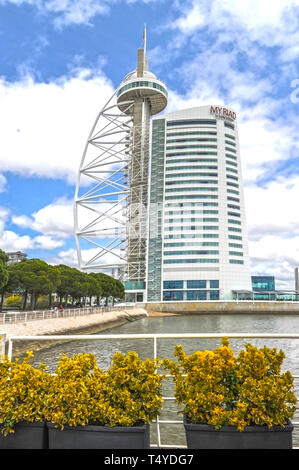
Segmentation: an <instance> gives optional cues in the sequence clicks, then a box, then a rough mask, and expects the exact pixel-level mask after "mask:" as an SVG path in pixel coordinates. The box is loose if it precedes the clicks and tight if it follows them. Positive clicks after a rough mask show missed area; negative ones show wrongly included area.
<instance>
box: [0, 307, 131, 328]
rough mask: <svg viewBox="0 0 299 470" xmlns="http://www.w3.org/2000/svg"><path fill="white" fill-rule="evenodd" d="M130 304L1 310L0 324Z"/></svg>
mask: <svg viewBox="0 0 299 470" xmlns="http://www.w3.org/2000/svg"><path fill="white" fill-rule="evenodd" d="M132 307H133V306H132V305H128V306H123V305H115V306H113V307H112V306H107V307H96V306H92V307H83V308H66V309H64V310H59V309H51V310H29V311H26V312H2V313H0V324H5V323H19V322H23V323H24V322H25V323H26V322H27V321H35V320H47V319H51V318H52V319H53V318H64V317H77V316H83V315H90V314H92V313H104V312H112V311H116V310H121V309H122V308H125V309H126V310H127V309H129V308H132Z"/></svg>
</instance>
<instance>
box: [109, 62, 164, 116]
mask: <svg viewBox="0 0 299 470" xmlns="http://www.w3.org/2000/svg"><path fill="white" fill-rule="evenodd" d="M116 96H117V105H118V107H119V109H120V110H121V111H122V112H124V113H127V114H131V113H132V110H131V108H130V109H129V110H128V111H127V108H128V105H127V104H126V103H125V102H128V101H135V100H136V99H138V98H143V99H146V100H147V101H148V102H149V104H150V107H149V108H150V110H149V111H150V115H151V116H153V115H155V114H158V113H161V111H163V109H165V108H166V106H167V97H168V92H167V88H166V85H165V84H164V83H163V82H161V81H160V80H158V79H157V77H156V76H155V75H154V74H153V73H152V72H148V71H146V70H145V71H143V74H142V76H138V74H137V70H135V71H134V72H131V73H130V74H128V75H127V76H126V77H125V78H124V80H123V81H122V82H121V84H120V86H119V88H118V90H117V93H116Z"/></svg>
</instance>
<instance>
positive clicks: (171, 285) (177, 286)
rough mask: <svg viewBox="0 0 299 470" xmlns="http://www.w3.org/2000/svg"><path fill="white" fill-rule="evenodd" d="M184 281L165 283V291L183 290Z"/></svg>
mask: <svg viewBox="0 0 299 470" xmlns="http://www.w3.org/2000/svg"><path fill="white" fill-rule="evenodd" d="M183 284H184V283H183V281H164V282H163V287H164V289H183V287H184V285H183Z"/></svg>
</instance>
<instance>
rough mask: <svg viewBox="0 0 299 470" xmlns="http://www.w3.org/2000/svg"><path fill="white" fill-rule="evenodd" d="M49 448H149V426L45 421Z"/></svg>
mask: <svg viewBox="0 0 299 470" xmlns="http://www.w3.org/2000/svg"><path fill="white" fill-rule="evenodd" d="M47 426H48V434H49V449H149V448H150V427H149V424H144V425H142V426H132V427H126V426H119V427H108V426H97V425H87V426H65V428H64V429H63V430H61V429H60V428H55V426H54V424H52V423H47Z"/></svg>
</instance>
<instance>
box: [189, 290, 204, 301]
mask: <svg viewBox="0 0 299 470" xmlns="http://www.w3.org/2000/svg"><path fill="white" fill-rule="evenodd" d="M206 299H207V291H206V290H189V291H187V300H206Z"/></svg>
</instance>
